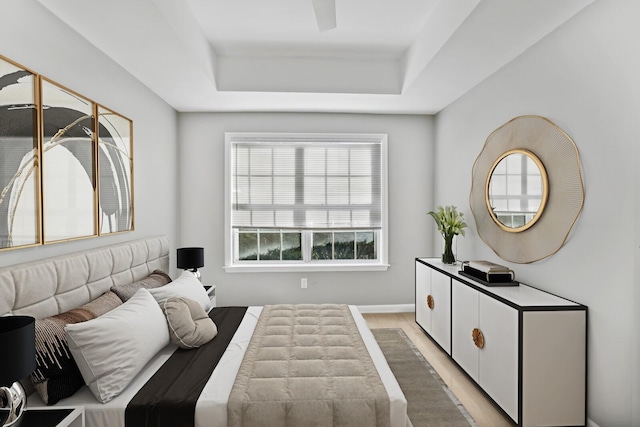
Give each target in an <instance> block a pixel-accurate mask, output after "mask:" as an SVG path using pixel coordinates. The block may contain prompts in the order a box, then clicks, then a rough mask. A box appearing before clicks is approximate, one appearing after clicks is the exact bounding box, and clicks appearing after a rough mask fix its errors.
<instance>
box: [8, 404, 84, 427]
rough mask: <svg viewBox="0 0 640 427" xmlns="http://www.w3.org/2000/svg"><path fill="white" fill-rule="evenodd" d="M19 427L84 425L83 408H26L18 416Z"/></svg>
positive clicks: (76, 426)
mask: <svg viewBox="0 0 640 427" xmlns="http://www.w3.org/2000/svg"><path fill="white" fill-rule="evenodd" d="M18 425H19V426H20V427H84V408H82V407H59V408H58V407H49V408H44V407H43V408H27V410H26V411H25V412H24V413H23V414H22V416H21V417H20V422H19V423H18Z"/></svg>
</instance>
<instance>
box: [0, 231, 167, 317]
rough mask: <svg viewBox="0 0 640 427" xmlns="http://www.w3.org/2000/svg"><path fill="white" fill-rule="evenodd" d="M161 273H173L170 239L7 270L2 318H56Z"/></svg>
mask: <svg viewBox="0 0 640 427" xmlns="http://www.w3.org/2000/svg"><path fill="white" fill-rule="evenodd" d="M156 269H160V270H163V271H165V272H167V273H168V272H169V238H168V237H167V236H157V237H150V238H146V239H140V240H133V241H131V242H127V243H122V244H118V245H112V246H105V247H102V248H98V249H92V250H89V251H85V252H76V253H72V254H68V255H62V256H58V257H54V258H47V259H43V260H39V261H32V262H28V263H24V264H17V265H12V266H8V267H3V268H0V316H2V315H7V314H16V315H18V314H21V315H29V316H33V317H35V318H38V319H41V318H43V317H47V316H53V315H55V314H58V313H62V312H64V311H67V310H70V309H72V308H75V307H78V306H80V305H82V304H85V303H87V302H89V301H91V300H93V299H95V298H97V297H99V296H100V295H102V294H103V293H105V292H106V291H108V290H109V288H111V286H112V285H118V284H123V283H130V282H133V281H136V280H140V279H142V278H144V277H145V276H147V275H148V274H149V273H151V272H152V271H153V270H156Z"/></svg>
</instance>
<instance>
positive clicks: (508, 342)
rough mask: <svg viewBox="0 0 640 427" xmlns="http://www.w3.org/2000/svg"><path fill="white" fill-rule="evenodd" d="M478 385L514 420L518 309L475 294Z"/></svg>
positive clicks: (515, 412) (516, 383)
mask: <svg viewBox="0 0 640 427" xmlns="http://www.w3.org/2000/svg"><path fill="white" fill-rule="evenodd" d="M478 301H479V311H480V314H479V321H478V328H480V330H481V331H482V334H483V335H484V347H483V348H482V349H480V350H479V351H478V358H479V359H478V365H479V373H478V374H479V379H478V384H480V387H482V388H483V389H484V391H486V392H487V394H488V395H489V396H491V397H492V398H493V400H495V401H496V403H497V404H498V405H500V407H501V408H502V409H504V411H505V412H506V413H507V414H509V416H510V417H511V418H513V419H514V420H517V419H518V310H516V309H514V308H512V307H510V306H508V305H506V304H504V303H502V302H500V301H498V300H496V299H493V298H490V297H488V296H487V295H484V294H482V293H478Z"/></svg>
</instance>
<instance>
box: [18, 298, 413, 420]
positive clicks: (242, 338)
mask: <svg viewBox="0 0 640 427" xmlns="http://www.w3.org/2000/svg"><path fill="white" fill-rule="evenodd" d="M349 309H350V310H351V313H352V315H353V318H354V319H355V322H356V325H357V326H358V329H359V331H360V334H361V335H362V339H363V341H364V343H365V345H366V347H367V349H368V351H369V354H370V355H371V358H372V360H373V362H374V364H375V366H376V368H377V370H378V374H379V375H380V379H381V380H382V383H383V385H384V387H385V388H386V390H387V393H388V394H389V401H390V405H391V406H390V414H391V427H405V426H406V425H410V423H409V421H408V417H407V400H406V398H405V397H404V394H403V393H402V390H401V389H400V386H399V384H398V382H397V380H396V378H395V377H394V375H393V373H392V372H391V369H390V368H389V365H388V364H387V361H386V359H385V358H384V355H383V354H382V351H381V350H380V347H379V346H378V344H377V342H376V340H375V338H374V336H373V334H372V333H371V331H370V330H369V327H368V326H367V323H366V321H365V320H364V318H363V317H362V314H360V312H359V311H358V309H357V308H356V307H355V306H349ZM261 312H262V307H249V308H248V309H247V313H246V314H245V316H244V318H243V319H242V322H241V323H240V326H239V327H238V330H237V331H236V333H235V335H234V336H233V338H232V339H231V342H230V343H229V346H228V348H227V350H226V351H225V353H224V354H223V356H222V358H221V359H220V361H219V363H218V366H217V367H216V369H215V370H214V371H213V373H212V374H211V378H210V379H209V381H208V382H207V384H206V385H205V387H204V390H203V391H202V393H201V395H200V398H199V400H198V402H197V403H196V415H195V427H226V425H227V400H228V398H229V394H230V393H231V389H232V387H233V382H234V380H235V377H236V374H237V372H238V369H239V368H240V364H241V363H242V358H243V357H244V353H245V351H246V349H247V347H248V346H249V341H250V340H251V335H252V334H253V330H254V329H255V326H256V323H257V322H258V317H260V313H261ZM176 348H177V347H176V346H175V345H173V344H170V345H168V346H167V347H165V348H164V349H163V350H161V351H160V352H159V353H158V354H157V355H156V357H155V358H153V359H152V360H151V361H150V362H149V364H148V365H147V366H146V367H145V368H144V369H143V371H142V372H141V373H140V374H138V376H137V377H136V378H134V380H133V381H132V382H131V384H129V386H128V387H127V388H126V389H125V390H124V391H123V392H122V393H121V394H120V395H119V396H117V397H116V398H115V399H113V400H112V401H110V402H108V403H105V404H102V403H100V402H98V401H97V400H96V399H95V397H94V396H93V394H91V391H90V390H89V388H88V387H86V386H85V387H83V388H82V389H80V390H79V391H78V392H77V393H76V394H74V395H73V396H71V397H69V398H67V399H63V400H61V401H60V402H58V404H57V406H84V408H85V425H86V426H87V427H125V422H124V412H125V409H126V407H127V404H128V403H129V401H130V400H131V399H132V398H133V397H134V396H135V394H136V393H137V392H138V390H139V389H140V388H141V387H142V386H143V385H144V384H145V383H146V382H147V381H148V380H149V378H151V376H152V375H153V373H154V372H156V371H157V370H158V369H159V368H160V367H161V366H162V364H163V363H164V362H165V361H166V360H167V359H168V358H169V357H170V356H171V354H172V353H173V352H174V351H175V350H176ZM27 403H28V406H29V407H32V408H33V407H41V406H45V405H44V403H43V402H42V400H41V399H40V397H39V396H38V395H37V393H33V394H32V395H30V396H29V399H28V402H27Z"/></svg>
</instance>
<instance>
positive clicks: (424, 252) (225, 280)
mask: <svg viewBox="0 0 640 427" xmlns="http://www.w3.org/2000/svg"><path fill="white" fill-rule="evenodd" d="M178 117H179V119H178V120H179V127H178V135H179V141H180V150H181V151H180V153H181V155H180V158H181V162H180V183H181V184H180V185H181V189H180V193H181V201H180V204H181V206H182V218H181V228H180V234H181V236H182V240H181V244H182V245H185V246H191V245H193V246H203V247H204V248H205V267H204V268H203V269H202V270H201V272H202V281H203V282H204V283H214V284H216V285H217V289H216V294H217V295H218V302H219V303H220V304H222V305H234V304H235V305H247V304H249V305H259V304H273V303H305V302H318V303H320V302H336V303H348V304H357V305H378V304H412V303H413V302H414V301H413V300H414V261H413V260H414V258H415V257H416V256H429V255H432V254H431V253H429V250H428V249H429V243H428V242H431V239H432V232H433V231H434V227H428V225H431V224H429V223H428V218H427V215H426V212H427V211H429V210H430V209H431V208H432V206H430V200H432V185H433V183H432V180H433V173H432V168H431V166H430V165H431V162H432V148H433V127H432V121H433V120H432V118H431V117H426V116H394V115H380V116H377V115H362V114H313V113H301V114H295V113H294V114H290V113H281V114H280V113H257V114H252V113H221V114H220V113H180V114H179V115H178ZM245 131H246V132H259V131H265V132H361V133H387V134H388V136H389V240H390V243H389V262H390V264H391V267H390V268H389V270H388V271H386V272H347V273H344V272H341V273H226V272H225V271H224V270H223V269H222V267H223V265H224V239H223V236H224V234H223V227H224V133H225V132H245ZM301 277H307V278H308V280H309V287H308V288H307V289H301V288H300V278H301Z"/></svg>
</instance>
